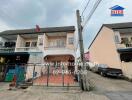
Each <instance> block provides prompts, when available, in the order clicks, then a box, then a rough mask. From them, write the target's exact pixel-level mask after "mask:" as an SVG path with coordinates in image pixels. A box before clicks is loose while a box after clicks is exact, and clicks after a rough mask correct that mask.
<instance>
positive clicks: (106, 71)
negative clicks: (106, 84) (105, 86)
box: [98, 64, 123, 77]
mask: <svg viewBox="0 0 132 100" xmlns="http://www.w3.org/2000/svg"><path fill="white" fill-rule="evenodd" d="M98 72H99V73H100V74H101V75H102V76H113V77H122V76H123V73H122V70H121V69H117V68H110V67H109V66H108V65H106V64H99V65H98Z"/></svg>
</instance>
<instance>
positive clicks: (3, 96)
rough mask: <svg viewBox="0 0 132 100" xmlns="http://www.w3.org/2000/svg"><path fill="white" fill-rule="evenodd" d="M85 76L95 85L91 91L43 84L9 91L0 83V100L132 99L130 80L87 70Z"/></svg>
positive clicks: (6, 84) (4, 84)
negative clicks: (104, 75) (109, 76)
mask: <svg viewBox="0 0 132 100" xmlns="http://www.w3.org/2000/svg"><path fill="white" fill-rule="evenodd" d="M87 77H88V79H90V80H91V84H94V86H95V88H94V90H93V91H91V92H82V91H81V90H80V89H79V88H69V89H68V88H57V87H56V88H55V87H54V88H53V87H50V88H46V87H43V86H31V87H29V88H28V89H26V90H21V89H17V90H12V91H9V90H7V89H8V83H0V100H132V83H131V82H127V81H124V80H120V79H111V78H104V77H101V76H100V75H98V74H95V73H92V72H88V74H87Z"/></svg>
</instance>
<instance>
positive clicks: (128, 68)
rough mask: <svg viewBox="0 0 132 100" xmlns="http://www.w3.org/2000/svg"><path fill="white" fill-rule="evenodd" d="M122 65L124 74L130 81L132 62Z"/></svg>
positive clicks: (131, 77)
mask: <svg viewBox="0 0 132 100" xmlns="http://www.w3.org/2000/svg"><path fill="white" fill-rule="evenodd" d="M121 65H122V71H123V74H124V75H125V76H126V77H128V78H129V79H132V62H122V63H121Z"/></svg>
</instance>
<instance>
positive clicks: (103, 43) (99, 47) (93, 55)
mask: <svg viewBox="0 0 132 100" xmlns="http://www.w3.org/2000/svg"><path fill="white" fill-rule="evenodd" d="M89 51H90V60H91V62H97V63H99V64H107V65H108V66H110V67H112V68H120V69H121V67H120V59H119V55H118V53H117V49H116V45H115V40H114V32H113V31H112V30H111V29H109V28H107V27H103V28H102V30H101V31H100V33H99V34H98V36H97V38H96V39H95V41H94V43H93V44H92V46H91V47H90V49H89Z"/></svg>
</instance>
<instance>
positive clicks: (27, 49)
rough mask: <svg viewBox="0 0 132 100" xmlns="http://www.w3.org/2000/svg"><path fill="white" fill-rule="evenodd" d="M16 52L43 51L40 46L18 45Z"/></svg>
mask: <svg viewBox="0 0 132 100" xmlns="http://www.w3.org/2000/svg"><path fill="white" fill-rule="evenodd" d="M15 51H16V52H41V50H39V48H38V47H17V48H16V50H15Z"/></svg>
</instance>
